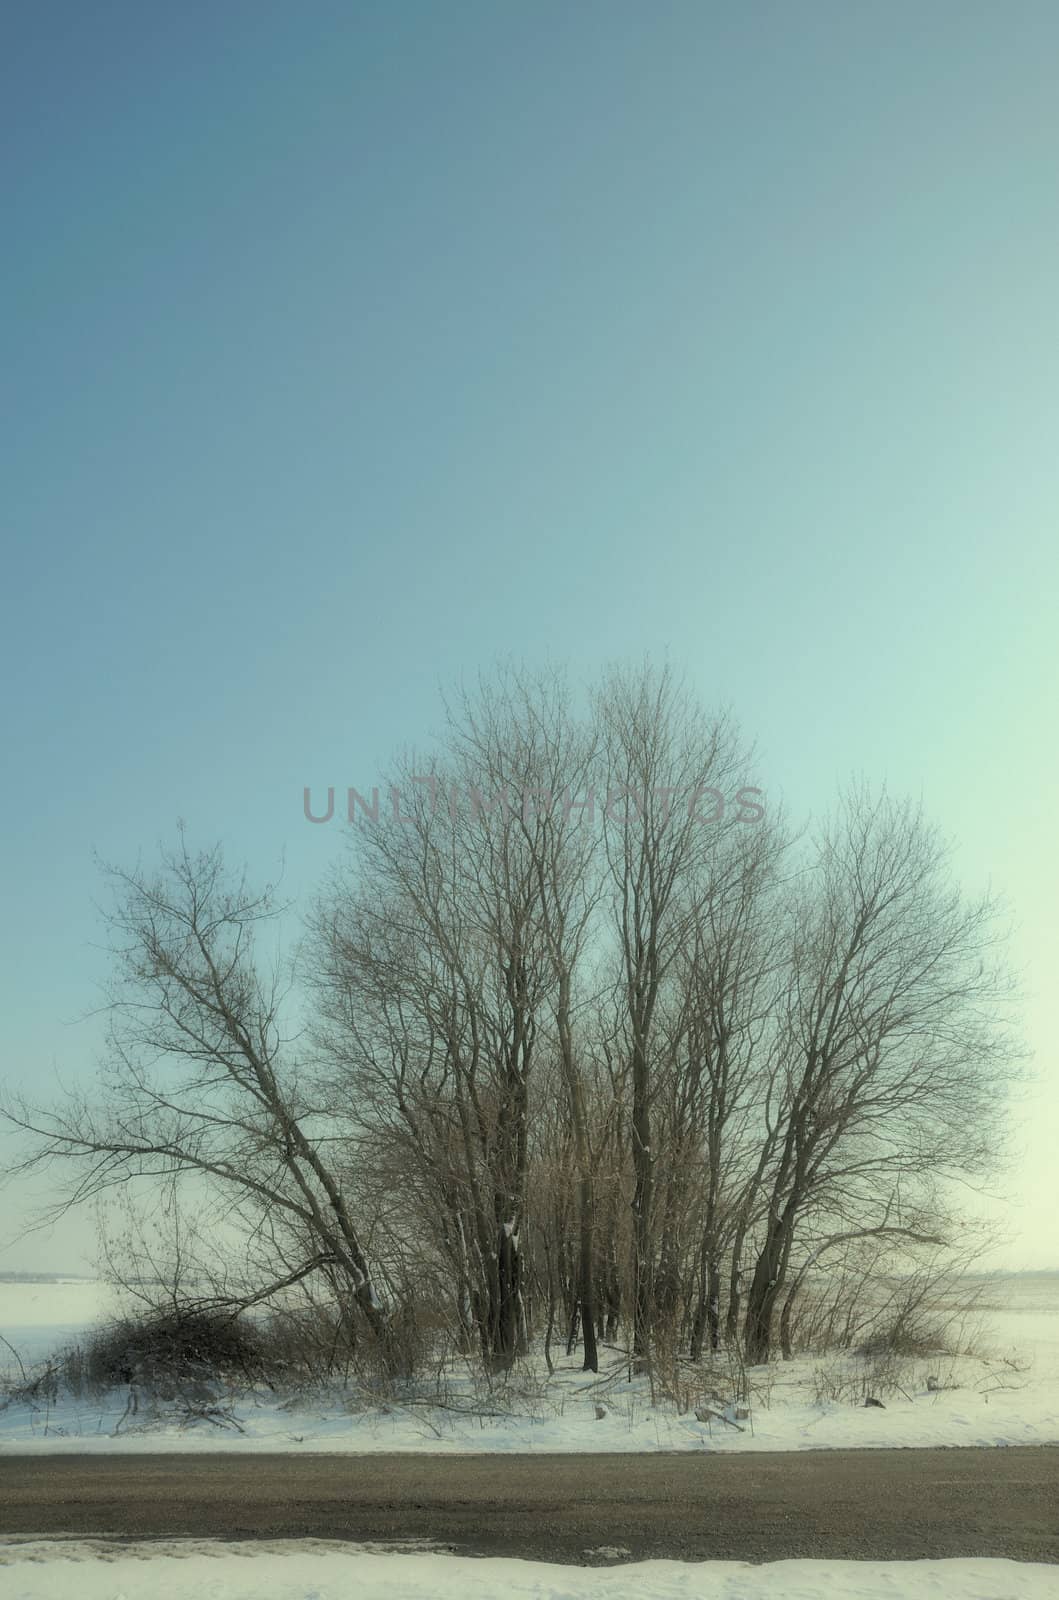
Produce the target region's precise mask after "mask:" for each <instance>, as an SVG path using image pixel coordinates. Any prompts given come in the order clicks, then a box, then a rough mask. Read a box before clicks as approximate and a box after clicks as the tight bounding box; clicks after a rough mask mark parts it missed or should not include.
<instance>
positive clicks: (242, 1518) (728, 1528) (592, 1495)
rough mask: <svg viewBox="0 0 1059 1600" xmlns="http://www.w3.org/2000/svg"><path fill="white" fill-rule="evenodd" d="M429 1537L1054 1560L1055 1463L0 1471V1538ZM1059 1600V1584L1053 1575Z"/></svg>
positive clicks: (614, 1461)
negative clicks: (47, 1536)
mask: <svg viewBox="0 0 1059 1600" xmlns="http://www.w3.org/2000/svg"><path fill="white" fill-rule="evenodd" d="M58 1533H64V1534H107V1535H110V1536H112V1537H119V1538H128V1539H145V1538H148V1539H149V1538H172V1537H174V1536H179V1535H195V1536H198V1537H211V1538H220V1539H277V1538H300V1537H314V1538H327V1539H344V1540H357V1541H392V1540H404V1539H419V1540H430V1541H433V1542H435V1543H437V1544H438V1545H439V1546H443V1547H446V1548H449V1549H452V1550H454V1551H456V1552H458V1553H459V1554H463V1555H509V1556H523V1557H529V1558H531V1559H537V1560H552V1561H567V1562H592V1561H603V1560H607V1559H612V1557H608V1555H607V1554H605V1553H603V1552H604V1551H605V1550H606V1548H607V1547H615V1546H618V1547H621V1548H622V1549H623V1551H625V1552H628V1557H631V1558H632V1559H634V1560H644V1559H647V1558H649V1557H666V1556H668V1557H672V1558H682V1559H686V1560H706V1559H725V1560H742V1561H777V1560H781V1559H784V1558H788V1557H806V1556H813V1557H831V1558H841V1559H872V1560H895V1559H918V1558H932V1557H933V1558H937V1557H942V1556H1008V1557H1011V1558H1013V1559H1015V1560H1020V1561H1054V1562H1057V1563H1059V1448H1053V1447H1049V1446H1042V1447H1041V1448H1038V1449H1032V1448H1009V1449H994V1450H970V1449H968V1450H821V1451H813V1452H806V1453H802V1454H798V1455H783V1454H764V1453H762V1454H760V1455H756V1454H751V1455H734V1454H733V1455H715V1456H711V1455H705V1454H704V1455H620V1456H615V1455H578V1456H573V1455H562V1456H556V1455H511V1456H497V1455H481V1456H409V1455H404V1456H400V1455H398V1456H381V1455H375V1456H351V1455H332V1456H325V1455H312V1456H292V1455H248V1456H235V1455H229V1454H227V1453H225V1454H224V1455H161V1454H159V1455H135V1456H132V1455H127V1456H120V1455H118V1456H75V1455H69V1456H66V1455H64V1456H51V1457H33V1456H12V1455H7V1454H4V1455H2V1456H0V1535H5V1534H6V1535H10V1534H40V1535H48V1534H58ZM1057 1592H1059V1577H1057Z"/></svg>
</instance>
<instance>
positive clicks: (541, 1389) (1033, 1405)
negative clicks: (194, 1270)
mask: <svg viewBox="0 0 1059 1600" xmlns="http://www.w3.org/2000/svg"><path fill="white" fill-rule="evenodd" d="M110 1309H111V1308H110V1305H109V1301H108V1296H107V1293H106V1291H105V1290H103V1289H102V1288H101V1286H99V1285H93V1284H87V1285H86V1284H83V1283H82V1284H68V1285H67V1284H64V1285H56V1284H12V1283H0V1335H3V1336H4V1338H6V1339H8V1340H9V1341H10V1342H11V1344H12V1345H14V1346H15V1348H16V1349H18V1350H19V1352H20V1354H21V1356H22V1359H23V1361H24V1362H25V1363H26V1365H27V1366H29V1365H30V1364H31V1363H32V1362H34V1361H37V1360H40V1359H42V1358H43V1357H44V1356H45V1355H46V1354H47V1353H48V1352H49V1351H50V1350H52V1349H53V1348H54V1347H55V1346H56V1344H58V1343H61V1342H62V1341H63V1340H64V1339H69V1338H71V1337H73V1336H74V1335H76V1333H77V1332H78V1331H81V1330H83V1329H84V1328H85V1327H86V1326H88V1325H90V1324H91V1323H92V1322H94V1321H96V1320H98V1319H99V1317H100V1316H101V1315H103V1314H105V1313H106V1312H107V1311H109V1310H110ZM984 1338H985V1341H986V1343H987V1345H988V1346H990V1347H991V1355H990V1357H989V1359H987V1360H983V1359H980V1358H971V1357H963V1358H960V1359H959V1360H958V1361H956V1362H950V1361H946V1360H945V1358H942V1359H941V1360H940V1361H939V1360H938V1358H933V1357H928V1358H923V1359H917V1360H916V1361H914V1362H913V1363H912V1364H911V1366H910V1368H909V1370H908V1373H907V1375H906V1376H905V1378H904V1388H905V1393H903V1394H886V1395H885V1396H884V1400H885V1409H877V1408H874V1407H873V1408H870V1409H865V1408H864V1406H863V1404H862V1403H861V1401H862V1399H863V1396H862V1395H858V1393H857V1391H856V1383H857V1382H858V1381H860V1377H861V1376H862V1374H863V1366H862V1365H861V1366H858V1363H857V1361H856V1359H855V1358H853V1357H825V1358H821V1357H812V1356H807V1357H801V1358H799V1359H797V1360H795V1361H792V1362H781V1361H777V1362H774V1363H772V1364H771V1365H770V1366H768V1367H767V1368H756V1369H753V1370H752V1371H751V1372H750V1374H749V1378H750V1384H751V1400H750V1406H749V1411H750V1415H749V1417H747V1418H746V1419H743V1418H742V1413H741V1412H740V1413H739V1414H738V1417H739V1420H738V1426H736V1425H735V1419H736V1415H737V1414H736V1413H735V1412H734V1411H731V1412H730V1415H731V1418H732V1419H733V1421H732V1423H731V1424H726V1422H725V1420H724V1412H723V1410H722V1408H721V1407H718V1408H717V1410H718V1411H720V1412H721V1415H719V1416H717V1415H715V1416H714V1417H713V1418H712V1419H711V1418H710V1416H709V1413H708V1411H704V1414H705V1415H706V1417H707V1420H706V1421H704V1422H700V1421H698V1420H697V1419H696V1417H695V1409H696V1407H697V1406H698V1405H699V1404H700V1402H699V1400H698V1399H697V1398H693V1399H692V1401H691V1405H690V1408H688V1409H686V1410H685V1411H684V1412H683V1413H682V1414H681V1413H680V1412H678V1410H677V1408H676V1407H675V1406H674V1405H672V1404H662V1403H659V1404H657V1405H652V1403H651V1396H650V1388H649V1383H648V1380H647V1379H646V1378H644V1377H636V1378H634V1380H633V1381H632V1382H631V1383H630V1382H628V1381H627V1369H626V1367H625V1364H624V1362H623V1360H622V1358H621V1357H620V1356H618V1355H615V1354H614V1353H613V1352H606V1351H605V1352H604V1357H605V1365H604V1368H603V1371H602V1372H601V1373H600V1375H599V1377H598V1378H593V1376H592V1375H591V1374H588V1373H584V1372H582V1371H581V1355H580V1352H577V1353H576V1354H575V1355H574V1356H573V1357H572V1358H571V1359H570V1360H566V1359H565V1357H564V1358H563V1359H561V1360H559V1361H558V1362H557V1367H556V1372H555V1374H554V1376H553V1377H552V1378H551V1379H550V1380H548V1379H547V1375H546V1372H545V1370H544V1366H543V1361H541V1360H540V1358H539V1356H538V1357H537V1358H536V1360H535V1362H534V1363H531V1364H530V1368H529V1370H528V1371H526V1370H525V1369H523V1370H522V1371H521V1372H518V1371H517V1372H516V1373H515V1374H514V1375H513V1377H512V1380H511V1382H510V1383H509V1384H508V1385H507V1386H506V1387H505V1386H496V1387H494V1388H493V1390H492V1391H491V1392H490V1393H489V1394H487V1395H486V1394H483V1391H482V1381H481V1374H480V1373H479V1372H478V1370H477V1367H476V1366H475V1364H474V1362H470V1363H468V1365H467V1366H466V1367H464V1368H463V1369H462V1370H456V1369H454V1370H453V1371H452V1373H451V1374H450V1381H451V1392H450V1395H449V1404H448V1405H447V1406H445V1407H441V1406H438V1405H435V1404H433V1403H432V1397H431V1395H430V1393H429V1392H426V1391H425V1392H424V1394H423V1395H422V1396H420V1397H415V1396H413V1395H408V1396H407V1397H406V1399H405V1401H404V1402H403V1403H402V1402H398V1401H395V1400H390V1401H388V1402H387V1404H386V1405H382V1404H380V1403H378V1402H377V1401H375V1400H372V1398H371V1397H370V1396H367V1395H365V1394H357V1393H355V1392H353V1391H350V1392H348V1393H345V1392H342V1391H339V1390H336V1391H333V1392H330V1393H326V1394H324V1393H321V1394H319V1395H318V1396H317V1397H316V1398H315V1399H313V1400H303V1401H301V1402H299V1404H298V1406H297V1407H296V1408H294V1407H291V1406H288V1405H284V1403H283V1402H282V1400H280V1399H277V1398H276V1397H275V1396H274V1395H272V1394H270V1393H269V1392H268V1391H265V1390H262V1391H260V1392H257V1393H250V1394H244V1395H242V1396H239V1397H238V1398H236V1400H235V1402H234V1414H235V1416H236V1417H237V1418H238V1421H239V1424H240V1426H241V1428H242V1429H243V1432H242V1433H240V1432H237V1431H236V1430H234V1429H228V1428H222V1427H218V1426H215V1425H212V1424H210V1423H209V1422H205V1423H199V1424H198V1425H196V1426H187V1425H185V1424H182V1423H181V1421H180V1420H179V1419H178V1418H173V1417H172V1416H170V1417H169V1418H168V1419H166V1418H165V1417H162V1418H161V1419H160V1420H151V1419H150V1418H149V1417H147V1416H145V1415H144V1409H143V1407H142V1406H141V1409H140V1412H139V1413H138V1414H137V1416H136V1419H135V1422H134V1421H133V1419H132V1417H131V1416H129V1415H125V1416H124V1420H123V1414H124V1413H125V1412H126V1406H127V1401H128V1393H127V1391H125V1390H120V1391H116V1392H115V1393H114V1394H113V1395H111V1396H107V1397H106V1398H105V1399H103V1400H97V1401H94V1402H93V1401H92V1400H90V1399H87V1398H85V1399H82V1400H76V1399H73V1398H71V1397H70V1396H68V1395H61V1396H60V1397H59V1398H58V1399H57V1400H56V1401H54V1402H47V1403H38V1404H36V1405H32V1406H31V1405H28V1404H26V1403H24V1402H19V1401H14V1402H12V1403H11V1404H9V1405H8V1406H6V1407H5V1408H2V1409H0V1453H8V1454H14V1453H18V1454H34V1455H36V1454H40V1453H62V1452H74V1451H77V1452H85V1453H101V1454H102V1453H106V1454H110V1453H115V1452H127V1453H137V1452H147V1451H154V1450H160V1449H161V1450H170V1451H175V1452H179V1451H203V1450H209V1451H228V1450H231V1451H235V1452H237V1453H247V1452H254V1451H263V1450H289V1451H292V1452H302V1453H310V1452H319V1451H331V1452H360V1453H374V1452H378V1451H399V1452H416V1451H424V1452H431V1453H442V1454H444V1453H450V1452H465V1451H485V1452H496V1453H505V1454H506V1453H516V1452H538V1451H560V1452H564V1453H565V1452H576V1451H582V1450H600V1449H605V1450H607V1451H617V1452H640V1451H658V1450H697V1451H729V1450H739V1451H747V1450H751V1451H753V1450H819V1449H836V1448H860V1449H863V1448H868V1447H875V1446H889V1447H895V1446H899V1447H902V1448H909V1447H915V1446H940V1445H948V1446H954V1445H1018V1444H1023V1445H1024V1444H1054V1443H1057V1442H1059V1274H1053V1275H1045V1274H1042V1275H1039V1276H1035V1277H1027V1278H1024V1279H1018V1278H1016V1279H1010V1280H1008V1281H1007V1282H1005V1283H1003V1284H1001V1285H1000V1286H999V1288H998V1290H997V1291H996V1294H995V1295H994V1297H993V1309H992V1310H990V1311H989V1313H988V1314H987V1316H986V1318H985V1328H984ZM4 1367H6V1368H7V1370H8V1372H9V1374H11V1375H14V1376H15V1377H17V1368H16V1367H15V1366H14V1363H13V1361H12V1359H11V1357H10V1355H9V1353H8V1352H7V1351H6V1349H5V1348H4V1346H3V1345H0V1368H4ZM821 1369H826V1372H827V1373H828V1374H829V1375H830V1377H831V1378H832V1379H833V1380H837V1381H839V1382H842V1381H843V1380H845V1379H847V1378H848V1379H849V1380H850V1382H849V1386H848V1387H847V1389H846V1390H845V1391H844V1392H842V1397H841V1398H837V1399H825V1398H822V1392H823V1391H822V1385H821ZM723 1377H724V1372H723V1363H722V1369H721V1371H720V1373H719V1377H718V1382H721V1381H722V1380H723ZM935 1377H940V1381H941V1384H942V1387H941V1388H940V1389H934V1388H933V1387H932V1385H931V1383H930V1380H932V1379H934V1378H935ZM950 1385H952V1386H950ZM823 1390H826V1385H824V1386H823ZM725 1399H727V1396H725ZM600 1404H603V1405H604V1406H605V1410H606V1416H605V1417H604V1418H603V1419H602V1420H601V1421H600V1420H597V1416H596V1407H597V1405H600ZM119 1424H120V1431H118V1432H115V1429H118V1428H119Z"/></svg>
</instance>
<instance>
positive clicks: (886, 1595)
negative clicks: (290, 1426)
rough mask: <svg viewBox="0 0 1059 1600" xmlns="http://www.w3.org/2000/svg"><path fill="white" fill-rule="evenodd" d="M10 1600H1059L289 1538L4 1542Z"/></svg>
mask: <svg viewBox="0 0 1059 1600" xmlns="http://www.w3.org/2000/svg"><path fill="white" fill-rule="evenodd" d="M0 1577H2V1579H3V1589H4V1594H5V1596H6V1597H7V1600H139V1597H141V1596H142V1597H144V1600H146V1597H147V1596H150V1597H151V1600H354V1597H356V1600H361V1597H363V1600H497V1597H498V1596H504V1597H505V1600H632V1597H634V1596H635V1597H636V1600H1055V1597H1056V1595H1057V1594H1059V1577H1057V1570H1056V1568H1055V1567H1050V1566H1044V1565H1038V1564H1036V1563H1030V1562H1015V1561H996V1560H981V1559H974V1560H965V1561H885V1562H877V1561H776V1562H771V1563H768V1564H766V1565H764V1566H751V1565H749V1564H748V1563H746V1562H738V1561H708V1562H683V1561H644V1562H638V1563H636V1564H630V1565H625V1566H612V1567H572V1566H554V1565H552V1564H550V1563H547V1562H536V1561H511V1560H494V1559H484V1560H483V1559H478V1558H474V1559H471V1558H467V1557H459V1556H448V1555H440V1554H436V1553H433V1552H427V1551H417V1552H414V1553H401V1554H395V1553H393V1552H391V1551H382V1550H379V1549H377V1548H372V1547H365V1546H354V1545H336V1544H333V1543H327V1542H322V1541H311V1540H291V1541H275V1542H271V1543H269V1542H263V1543H255V1544H240V1543H223V1544H218V1543H213V1542H210V1541H206V1540H191V1539H189V1540H181V1541H169V1542H165V1543H151V1544H142V1545H135V1544H133V1545H129V1544H118V1543H110V1542H108V1541H107V1540H105V1539H94V1540H70V1541H64V1540H53V1541H44V1540H7V1541H0Z"/></svg>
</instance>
